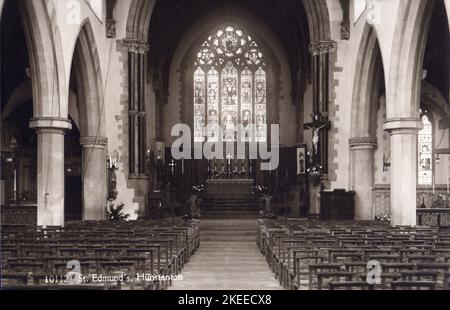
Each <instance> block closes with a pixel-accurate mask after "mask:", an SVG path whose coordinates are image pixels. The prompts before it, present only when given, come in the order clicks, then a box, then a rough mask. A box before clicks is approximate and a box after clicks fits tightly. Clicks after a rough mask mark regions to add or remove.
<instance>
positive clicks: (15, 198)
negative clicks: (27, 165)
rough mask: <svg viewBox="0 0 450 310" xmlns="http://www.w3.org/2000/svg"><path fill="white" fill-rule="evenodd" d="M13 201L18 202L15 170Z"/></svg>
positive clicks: (15, 172)
mask: <svg viewBox="0 0 450 310" xmlns="http://www.w3.org/2000/svg"><path fill="white" fill-rule="evenodd" d="M13 199H14V201H17V171H16V169H15V168H14V192H13Z"/></svg>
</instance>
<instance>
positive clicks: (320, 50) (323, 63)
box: [309, 41, 338, 174]
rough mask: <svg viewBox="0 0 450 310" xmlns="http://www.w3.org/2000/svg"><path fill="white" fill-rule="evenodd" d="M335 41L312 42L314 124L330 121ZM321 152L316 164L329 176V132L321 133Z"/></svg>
mask: <svg viewBox="0 0 450 310" xmlns="http://www.w3.org/2000/svg"><path fill="white" fill-rule="evenodd" d="M337 47H338V46H337V43H336V42H335V41H318V42H311V43H310V45H309V52H310V54H311V63H312V84H313V102H312V106H313V122H314V121H321V122H327V121H328V120H329V115H328V112H329V88H330V86H329V79H330V72H329V68H330V54H331V53H334V52H336V50H337ZM319 135H320V138H319V152H318V154H317V155H314V157H315V158H314V159H313V161H314V163H320V164H321V166H322V167H323V170H324V174H328V140H329V137H328V131H327V130H322V131H320V133H319Z"/></svg>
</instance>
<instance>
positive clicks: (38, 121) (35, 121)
mask: <svg viewBox="0 0 450 310" xmlns="http://www.w3.org/2000/svg"><path fill="white" fill-rule="evenodd" d="M30 128H33V129H36V130H38V131H43V130H52V131H65V130H71V129H72V122H71V121H70V120H69V119H67V118H62V117H35V118H32V119H31V120H30Z"/></svg>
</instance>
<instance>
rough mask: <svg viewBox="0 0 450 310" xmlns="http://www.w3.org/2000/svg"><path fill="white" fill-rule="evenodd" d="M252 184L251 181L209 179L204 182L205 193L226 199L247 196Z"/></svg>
mask: <svg viewBox="0 0 450 310" xmlns="http://www.w3.org/2000/svg"><path fill="white" fill-rule="evenodd" d="M253 183H254V181H253V180H252V179H210V180H206V186H207V188H206V193H207V194H209V195H212V196H216V197H217V196H223V197H227V198H238V197H243V196H248V195H250V194H251V191H252V186H253Z"/></svg>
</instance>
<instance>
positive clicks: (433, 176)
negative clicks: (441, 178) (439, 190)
mask: <svg viewBox="0 0 450 310" xmlns="http://www.w3.org/2000/svg"><path fill="white" fill-rule="evenodd" d="M431 183H433V196H434V175H433V178H432V182H431Z"/></svg>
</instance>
